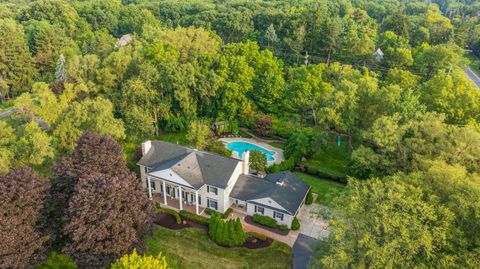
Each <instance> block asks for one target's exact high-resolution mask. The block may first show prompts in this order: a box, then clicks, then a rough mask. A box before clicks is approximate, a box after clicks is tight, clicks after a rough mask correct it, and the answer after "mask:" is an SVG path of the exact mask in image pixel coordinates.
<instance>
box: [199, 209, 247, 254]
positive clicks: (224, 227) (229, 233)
mask: <svg viewBox="0 0 480 269" xmlns="http://www.w3.org/2000/svg"><path fill="white" fill-rule="evenodd" d="M208 234H209V235H210V238H211V239H212V240H213V241H215V242H217V243H218V244H219V245H222V246H241V245H243V244H244V243H245V240H246V236H245V232H244V231H243V227H242V224H241V223H240V219H239V218H237V219H235V220H233V219H229V220H226V221H225V220H222V219H221V214H220V213H213V214H212V217H211V218H210V224H209V225H208Z"/></svg>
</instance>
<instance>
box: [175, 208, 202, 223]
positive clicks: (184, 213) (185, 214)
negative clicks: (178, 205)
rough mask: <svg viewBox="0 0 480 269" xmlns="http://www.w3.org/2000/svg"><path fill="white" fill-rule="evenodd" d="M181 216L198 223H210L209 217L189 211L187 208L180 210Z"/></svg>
mask: <svg viewBox="0 0 480 269" xmlns="http://www.w3.org/2000/svg"><path fill="white" fill-rule="evenodd" d="M180 216H182V218H183V219H187V220H191V221H194V222H196V223H200V224H204V225H208V223H209V219H208V218H206V217H203V216H200V215H197V214H194V213H191V212H188V211H186V210H181V211H180Z"/></svg>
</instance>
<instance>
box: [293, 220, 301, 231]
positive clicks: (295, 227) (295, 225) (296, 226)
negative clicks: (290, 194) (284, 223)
mask: <svg viewBox="0 0 480 269" xmlns="http://www.w3.org/2000/svg"><path fill="white" fill-rule="evenodd" d="M299 229H300V221H298V219H297V217H295V218H293V220H292V230H294V231H297V230H299Z"/></svg>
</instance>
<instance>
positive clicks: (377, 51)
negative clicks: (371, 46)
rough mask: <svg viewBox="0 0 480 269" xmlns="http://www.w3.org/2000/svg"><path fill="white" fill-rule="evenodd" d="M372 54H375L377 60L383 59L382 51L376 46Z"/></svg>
mask: <svg viewBox="0 0 480 269" xmlns="http://www.w3.org/2000/svg"><path fill="white" fill-rule="evenodd" d="M373 56H375V59H376V60H377V62H381V61H383V56H384V54H383V51H382V50H381V49H380V48H378V49H377V50H376V51H375V52H374V53H373Z"/></svg>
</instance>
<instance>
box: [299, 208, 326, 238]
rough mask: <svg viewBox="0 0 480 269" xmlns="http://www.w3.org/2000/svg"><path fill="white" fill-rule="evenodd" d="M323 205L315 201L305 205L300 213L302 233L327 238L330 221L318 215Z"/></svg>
mask: <svg viewBox="0 0 480 269" xmlns="http://www.w3.org/2000/svg"><path fill="white" fill-rule="evenodd" d="M320 209H321V205H319V204H316V203H313V204H311V205H303V206H302V208H301V209H300V212H299V213H298V216H297V218H298V220H299V221H300V231H299V232H300V233H301V234H304V235H307V236H310V237H313V238H316V239H324V238H327V237H328V235H329V232H328V230H327V228H328V223H327V222H326V221H324V220H323V219H321V218H320V217H319V216H318V212H319V210H320Z"/></svg>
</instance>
